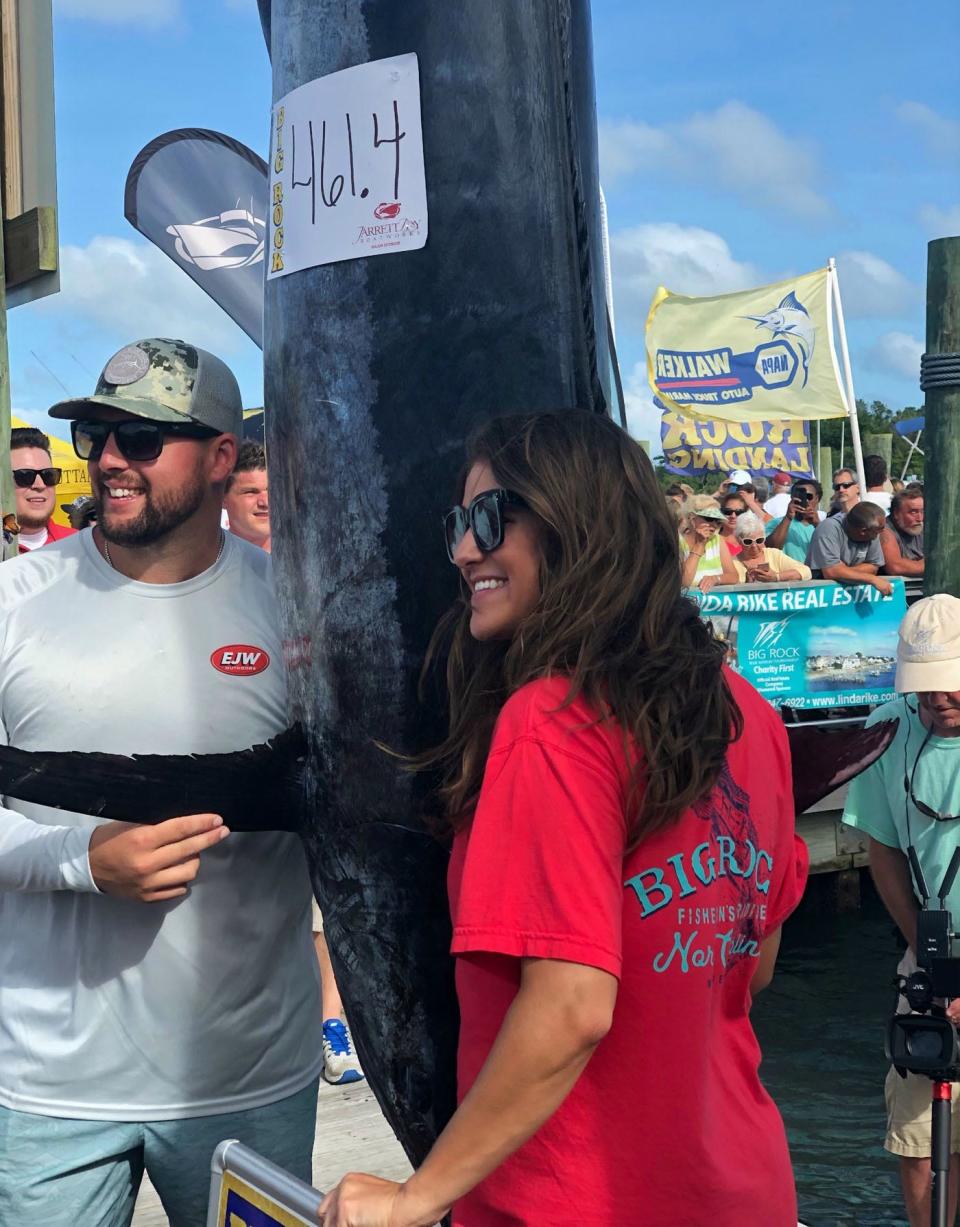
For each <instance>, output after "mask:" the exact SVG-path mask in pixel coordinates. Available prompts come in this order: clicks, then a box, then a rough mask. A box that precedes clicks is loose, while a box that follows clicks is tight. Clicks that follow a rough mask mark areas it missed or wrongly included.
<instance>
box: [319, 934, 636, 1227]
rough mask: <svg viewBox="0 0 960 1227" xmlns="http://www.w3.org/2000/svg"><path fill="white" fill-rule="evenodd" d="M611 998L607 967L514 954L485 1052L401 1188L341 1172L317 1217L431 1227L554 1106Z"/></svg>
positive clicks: (603, 1027) (341, 1224) (595, 1037)
mask: <svg viewBox="0 0 960 1227" xmlns="http://www.w3.org/2000/svg"><path fill="white" fill-rule="evenodd" d="M461 957H464V956H461ZM467 957H469V956H467ZM616 998H617V980H616V978H615V977H614V976H612V975H610V974H609V973H608V972H605V971H600V970H599V969H598V968H595V967H585V966H583V965H581V964H579V963H564V962H560V961H558V960H554V959H524V960H523V961H522V967H521V973H520V990H519V992H518V993H517V996H516V997H515V998H514V1001H513V1004H512V1005H511V1006H510V1009H509V1010H508V1011H507V1014H506V1016H505V1018H504V1021H503V1025H502V1027H501V1028H500V1032H499V1034H498V1035H497V1038H496V1041H495V1042H494V1045H493V1047H492V1049H491V1050H490V1055H489V1056H488V1057H487V1060H486V1062H485V1064H484V1066H483V1069H482V1070H481V1071H480V1074H479V1076H478V1078H477V1080H476V1082H475V1083H474V1084H473V1086H472V1087H471V1088H470V1091H469V1092H468V1094H467V1095H466V1097H465V1098H464V1100H463V1102H462V1103H461V1105H460V1107H459V1108H458V1109H457V1111H456V1113H455V1114H454V1116H453V1118H452V1120H451V1121H450V1123H449V1124H448V1125H447V1127H446V1129H444V1131H443V1133H442V1134H441V1135H440V1137H439V1139H438V1140H437V1143H436V1145H435V1146H434V1147H433V1150H431V1152H430V1154H429V1155H428V1156H427V1158H426V1159H425V1160H424V1162H423V1165H422V1166H421V1167H420V1169H419V1170H418V1171H417V1172H415V1173H414V1174H413V1176H411V1177H410V1179H409V1180H408V1181H407V1182H406V1184H403V1185H397V1184H394V1183H393V1182H392V1181H384V1180H380V1179H378V1178H376V1177H372V1176H364V1175H352V1174H351V1175H349V1176H346V1177H344V1179H343V1180H342V1181H341V1182H340V1184H339V1185H338V1186H337V1188H336V1189H334V1190H333V1192H331V1193H329V1194H328V1195H327V1197H326V1198H325V1199H324V1202H323V1204H322V1206H321V1209H320V1220H321V1222H322V1223H324V1224H325V1227H431V1225H432V1224H434V1223H436V1222H437V1221H438V1220H439V1219H440V1218H442V1217H443V1215H444V1214H445V1213H446V1212H447V1210H449V1208H450V1206H451V1205H452V1204H453V1203H454V1202H455V1201H457V1199H458V1198H460V1197H463V1196H464V1194H466V1193H468V1192H469V1191H470V1190H471V1189H473V1188H474V1187H475V1186H476V1185H478V1184H479V1183H480V1181H481V1180H483V1179H484V1178H485V1177H486V1176H488V1175H489V1174H490V1173H491V1172H492V1171H493V1170H494V1169H495V1168H496V1167H498V1166H499V1165H500V1164H501V1163H502V1162H503V1161H504V1159H506V1158H508V1157H509V1156H510V1155H511V1154H513V1152H514V1151H515V1150H517V1149H518V1148H519V1147H520V1146H522V1145H523V1143H524V1142H525V1141H527V1139H528V1138H529V1137H531V1136H532V1135H533V1134H534V1133H536V1131H537V1130H538V1129H539V1128H540V1126H541V1125H542V1124H543V1123H544V1121H546V1120H548V1119H549V1118H550V1117H551V1116H552V1115H553V1114H554V1112H556V1110H557V1108H559V1106H560V1105H561V1103H563V1101H564V1099H566V1097H567V1095H568V1094H569V1093H570V1091H571V1090H572V1088H573V1086H574V1084H575V1083H576V1081H577V1079H578V1078H579V1077H580V1074H581V1073H582V1072H583V1070H584V1068H585V1066H586V1064H587V1062H588V1061H589V1060H590V1057H591V1055H592V1054H593V1051H594V1049H595V1048H596V1047H597V1045H598V1044H599V1043H600V1041H601V1040H602V1039H603V1037H604V1036H605V1035H606V1033H607V1031H608V1030H609V1027H610V1023H611V1020H612V1018H613V1007H614V1004H615V1002H616Z"/></svg>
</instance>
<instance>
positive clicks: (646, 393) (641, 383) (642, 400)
mask: <svg viewBox="0 0 960 1227" xmlns="http://www.w3.org/2000/svg"><path fill="white" fill-rule="evenodd" d="M623 399H624V401H625V403H626V407H627V430H628V431H629V432H630V434H631V435H632V436H633V438H634V439H646V440H647V442H648V443H649V444H650V455H651V456H659V455H661V454H662V449H661V447H660V410H659V409H658V408H657V407H656V406H655V405H654V403H653V394H652V393H651V391H650V384H649V383H648V382H647V364H646V360H644V361H643V362H638V363H637V364H636V365H635V366H634V368H633V370H632V371H631V372H630V374H629V375H628V376H627V377H626V379H625V380H624V385H623Z"/></svg>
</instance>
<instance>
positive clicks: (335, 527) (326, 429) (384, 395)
mask: <svg viewBox="0 0 960 1227" xmlns="http://www.w3.org/2000/svg"><path fill="white" fill-rule="evenodd" d="M260 8H261V17H262V19H263V24H264V31H265V34H266V36H267V45H268V48H269V49H270V51H271V58H272V61H273V78H274V80H273V92H274V100H278V99H280V98H282V97H284V96H285V95H286V94H287V93H289V92H290V91H291V90H293V89H296V88H297V87H298V86H300V85H302V84H304V83H305V82H308V81H312V80H314V79H316V78H318V77H322V76H325V75H327V74H329V73H333V72H337V71H339V70H340V69H343V68H347V67H352V66H354V65H357V64H363V63H366V62H369V61H372V60H377V59H384V58H388V57H391V56H395V55H399V54H404V53H408V52H411V51H415V52H416V53H417V56H418V60H419V75H420V92H421V104H422V105H421V110H422V123H423V140H424V159H425V168H426V183H427V194H428V206H429V219H430V226H429V239H428V241H427V243H426V246H425V247H424V248H423V249H421V250H419V251H411V252H402V253H392V254H386V255H378V256H368V257H366V258H358V259H352V260H343V261H340V262H339V263H334V264H328V265H320V266H316V267H313V268H306V269H303V270H302V271H299V272H295V273H290V274H289V275H285V276H280V277H276V278H272V279H271V280H269V281H268V282H267V286H266V300H265V312H264V363H265V398H266V405H267V412H266V422H267V432H268V433H267V446H268V453H269V456H270V495H271V503H272V509H273V513H274V516H275V523H276V532H275V535H274V539H273V547H274V552H273V558H274V568H275V574H276V577H277V588H278V597H279V605H280V616H281V621H282V624H283V632H284V637H285V650H286V658H287V666H288V670H289V676H290V688H291V695H292V702H293V709H294V710H293V717H294V719H295V721H296V724H297V727H296V728H294V729H292V730H291V731H290V733H289V734H287V735H284V738H283V739H281V741H280V742H279V744H278V743H276V742H274V743H271V745H270V746H268V747H265V748H258V749H255V750H254V751H252V752H251V753H250V755H249V757H248V758H247V759H246V760H245V762H244V764H243V765H241V766H240V767H237V769H236V770H234V769H233V768H230V769H229V770H226V771H225V770H224V763H223V762H222V761H218V762H212V761H209V760H207V759H205V758H204V757H189V758H187V759H179V758H175V757H172V758H169V759H167V760H166V762H165V763H164V762H163V761H158V760H156V759H152V758H151V759H150V760H149V761H146V760H140V759H138V760H133V759H121V760H117V759H116V758H115V757H113V756H108V755H99V754H88V755H84V756H70V755H58V754H36V753H35V754H25V753H24V752H23V751H11V750H10V749H8V748H4V747H0V791H2V793H3V794H4V795H7V796H13V797H19V798H23V799H26V800H32V801H37V802H41V803H43V804H47V805H59V806H61V807H63V808H65V809H70V810H74V811H79V812H88V813H93V814H97V815H100V816H102V817H105V818H125V819H128V820H129V819H137V820H139V821H146V822H152V821H159V820H160V819H162V818H164V817H169V816H171V814H172V813H177V812H194V811H196V809H197V804H196V803H195V798H196V797H203V798H206V799H205V800H204V801H203V807H204V808H206V809H209V810H212V811H217V810H219V809H223V810H224V811H225V812H229V813H230V826H231V828H232V829H234V830H235V831H243V830H252V829H256V827H257V825H258V824H259V825H260V826H262V825H263V824H264V814H270V813H272V812H273V811H274V810H276V811H278V812H277V814H276V818H275V819H274V820H273V821H272V825H274V826H275V827H276V828H277V829H296V830H299V832H300V834H301V836H302V839H303V842H304V845H305V848H306V852H307V858H308V861H309V865H310V872H311V877H312V881H313V887H314V892H315V894H316V896H317V898H318V900H319V902H320V906H321V908H322V910H323V914H324V929H325V933H326V937H327V941H328V944H329V947H330V953H331V956H332V958H333V962H334V966H335V970H336V973H337V979H338V982H339V985H340V989H341V992H342V995H343V998H344V1001H345V1004H346V1009H347V1014H348V1016H349V1019H350V1024H351V1028H352V1031H353V1035H354V1038H355V1040H356V1043H357V1047H358V1050H359V1054H360V1057H361V1059H362V1061H363V1065H364V1069H365V1070H366V1073H367V1076H368V1078H369V1082H370V1085H371V1087H372V1089H373V1091H374V1093H375V1094H376V1096H377V1099H378V1101H379V1103H380V1105H381V1107H382V1109H383V1111H384V1114H385V1116H386V1118H387V1120H388V1121H389V1123H390V1125H391V1127H392V1128H393V1130H394V1132H395V1133H396V1135H397V1137H398V1139H399V1140H400V1142H401V1143H402V1145H403V1147H404V1149H405V1150H406V1153H407V1154H408V1156H409V1157H410V1159H411V1161H412V1162H413V1163H414V1164H415V1165H416V1164H419V1163H420V1162H421V1161H422V1160H423V1158H424V1156H425V1155H426V1153H427V1152H428V1150H429V1149H430V1147H431V1145H432V1144H433V1142H434V1140H435V1139H436V1137H437V1135H438V1133H439V1132H440V1130H441V1129H442V1128H443V1126H444V1124H445V1123H446V1121H447V1119H448V1118H449V1116H450V1114H451V1113H452V1111H453V1109H454V1107H455V1103H456V1046H457V1037H458V1028H459V1019H458V1013H457V1003H456V995H455V991H454V978H453V967H454V962H453V959H452V958H451V957H450V954H449V949H450V920H449V913H448V905H447V896H446V870H447V862H448V855H447V852H446V850H445V849H444V847H443V846H442V845H441V844H440V843H439V842H438V841H437V840H436V839H435V838H433V837H432V836H431V835H430V834H429V833H428V825H427V822H426V820H425V814H426V812H427V798H428V795H429V793H430V791H431V787H432V784H433V781H431V780H430V779H424V778H422V777H416V776H411V775H410V774H409V773H408V772H405V771H404V770H403V769H402V768H401V767H400V766H399V765H398V764H399V760H398V758H397V757H396V755H395V754H391V753H388V752H387V751H386V750H385V749H384V747H388V748H389V749H390V750H392V751H395V752H400V753H403V752H407V753H410V752H415V751H417V750H418V749H421V748H423V747H425V746H427V745H430V744H436V742H437V741H438V740H439V739H440V737H441V736H442V734H443V732H444V730H445V727H446V698H445V695H444V693H443V691H442V688H441V687H440V686H439V685H437V686H435V687H434V688H432V689H428V690H427V692H426V694H424V695H422V696H421V695H419V694H418V685H417V682H418V676H419V673H420V668H421V662H422V660H423V656H424V651H425V648H426V644H427V642H428V639H429V637H430V634H431V632H432V630H433V627H434V626H435V625H436V623H437V621H438V619H439V617H440V615H441V614H442V612H443V611H444V610H445V609H446V608H448V607H449V606H450V604H451V603H452V602H453V601H454V600H455V599H456V596H457V591H458V585H457V577H456V575H455V573H454V571H453V568H451V567H450V566H449V565H448V563H447V562H446V559H445V556H444V550H443V545H442V539H441V533H440V523H441V514H442V512H443V510H444V509H445V507H446V506H449V504H450V502H452V501H453V500H454V499H455V498H458V497H459V495H460V491H458V490H456V489H455V488H454V482H455V478H456V475H457V473H458V471H459V469H460V467H461V463H462V458H463V443H464V439H465V437H466V436H467V435H468V433H469V432H470V431H471V430H472V429H473V428H474V427H475V426H476V425H477V424H478V423H479V422H480V421H482V420H484V419H485V418H488V417H489V416H492V415H494V414H497V413H504V412H515V411H518V410H526V411H536V410H546V409H552V410H557V409H564V408H571V409H573V408H580V409H592V410H594V411H596V412H599V413H607V412H609V410H610V404H611V394H610V379H611V374H612V371H613V362H612V356H611V353H610V351H609V349H608V344H607V337H608V330H607V327H606V323H607V320H606V286H605V283H604V261H603V241H602V228H601V222H600V200H599V191H598V168H597V149H596V131H597V127H596V113H595V104H594V90H593V78H592V54H591V47H590V14H589V8H588V4H587V0H551V3H549V4H547V3H537V4H533V3H527V2H524V3H517V0H484V3H482V4H479V3H477V4H451V3H449V0H408V2H407V3H405V4H402V5H401V4H397V3H396V0H272V4H271V0H260ZM790 309H791V308H789V307H785V308H784V310H790ZM792 310H794V311H796V310H797V307H793V308H792ZM787 322H788V321H787V319H786V316H784V323H783V326H784V327H785V326H786V323H787ZM844 736H846V737H847V738H848V740H850V739H852V740H854V741H856V742H857V743H858V744H857V748H856V751H855V752H853V751H851V754H850V756H849V757H850V758H851V759H853V760H855V762H856V763H857V764H862V765H866V761H867V760H868V758H869V754H871V753H872V754H874V756H876V754H877V753H880V752H881V750H882V745H881V742H882V739H883V732H882V730H881V731H878V730H869V731H868V734H864V733H863V732H862V731H860V730H855V731H854V732H853V733H852V734H851V733H848V734H846V735H844V734H839V735H838V742H835V743H831V744H832V745H833V746H834V749H833V750H832V751H825V752H824V753H822V754H821V755H820V757H819V758H818V759H816V760H812V761H804V762H803V763H802V768H801V770H802V774H803V779H804V788H805V792H804V796H805V798H806V797H807V796H808V795H809V794H810V793H811V792H812V791H816V786H815V782H816V781H819V783H820V784H825V785H828V786H826V787H824V789H823V792H824V793H825V792H827V791H829V790H830V787H833V786H834V783H835V780H836V778H837V772H836V770H835V763H834V757H835V754H836V746H837V745H838V744H840V743H841V742H842V741H843V738H844ZM865 741H866V742H869V744H870V747H871V748H870V750H869V753H867V751H866V750H865V745H864V743H865ZM877 746H880V748H879V749H878V748H877ZM213 757H214V758H216V759H218V760H219V759H221V756H219V755H218V756H213ZM238 758H243V755H238ZM68 760H69V761H68ZM184 772H187V773H188V774H187V775H186V777H185V778H186V779H187V781H188V784H189V787H188V788H187V789H186V792H185V790H184V787H183V785H182V784H178V780H179V779H180V777H182V776H184ZM251 772H252V773H253V774H252V775H251ZM258 773H259V774H260V776H262V780H264V781H267V780H268V781H269V784H268V792H269V793H270V794H271V795H272V796H273V797H274V799H275V801H276V802H277V804H276V805H275V806H274V807H271V806H269V805H265V804H264V803H263V800H262V795H263V792H262V783H261V784H258V782H257V776H258ZM821 795H822V794H821ZM188 798H189V800H188ZM281 811H282V812H281ZM268 821H269V820H268ZM504 855H509V849H505V850H504Z"/></svg>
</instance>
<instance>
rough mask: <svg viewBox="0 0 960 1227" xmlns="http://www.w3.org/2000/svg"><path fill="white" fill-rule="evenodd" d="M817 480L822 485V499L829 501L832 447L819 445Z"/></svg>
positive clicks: (831, 480) (831, 479) (831, 482)
mask: <svg viewBox="0 0 960 1227" xmlns="http://www.w3.org/2000/svg"><path fill="white" fill-rule="evenodd" d="M817 480H818V481H819V482H820V485H821V486H823V496H824V501H825V502H827V503H829V502H830V494H829V490H830V487H831V486H832V484H833V448H832V447H821V448H820V453H819V455H818V456H817Z"/></svg>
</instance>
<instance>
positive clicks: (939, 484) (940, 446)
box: [923, 238, 960, 596]
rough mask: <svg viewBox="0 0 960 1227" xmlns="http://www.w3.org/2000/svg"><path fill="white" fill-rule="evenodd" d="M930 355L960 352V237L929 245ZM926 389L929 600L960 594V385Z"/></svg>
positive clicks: (928, 346) (925, 544) (925, 450)
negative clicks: (938, 596)
mask: <svg viewBox="0 0 960 1227" xmlns="http://www.w3.org/2000/svg"><path fill="white" fill-rule="evenodd" d="M927 353H928V354H960V238H950V239H934V240H933V241H932V242H931V243H929V244H928V245H927ZM958 383H960V379H958V380H956V382H955V383H954V384H953V386H952V387H940V388H937V387H928V388H927V390H926V407H925V410H924V417H925V418H926V426H925V427H924V432H923V441H924V452H925V453H926V463H925V469H924V484H925V488H926V505H927V519H926V523H925V526H924V527H925V530H926V535H925V542H924V549H925V552H926V557H927V566H926V575H925V576H924V586H923V590H924V593H925V595H926V596H931V595H932V594H933V593H935V592H949V593H950V594H951V595H952V596H960V387H958V386H957V384H958Z"/></svg>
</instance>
